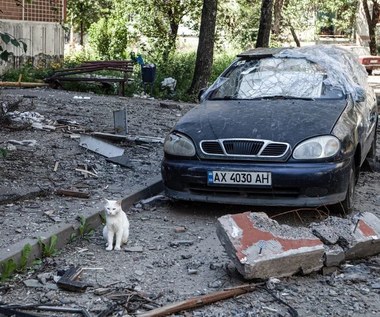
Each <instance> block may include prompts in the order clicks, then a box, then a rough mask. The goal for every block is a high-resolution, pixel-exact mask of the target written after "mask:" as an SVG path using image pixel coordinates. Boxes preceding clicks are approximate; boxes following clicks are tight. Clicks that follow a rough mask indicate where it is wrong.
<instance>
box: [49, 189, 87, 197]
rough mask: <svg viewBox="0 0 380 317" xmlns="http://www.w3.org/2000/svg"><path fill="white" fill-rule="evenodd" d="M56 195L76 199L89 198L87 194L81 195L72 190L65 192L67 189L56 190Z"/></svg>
mask: <svg viewBox="0 0 380 317" xmlns="http://www.w3.org/2000/svg"><path fill="white" fill-rule="evenodd" d="M55 193H56V194H57V195H61V196H71V197H78V198H89V197H90V194H89V193H83V192H77V191H74V190H67V189H57V190H56V191H55Z"/></svg>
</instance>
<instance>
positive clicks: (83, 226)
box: [78, 216, 94, 239]
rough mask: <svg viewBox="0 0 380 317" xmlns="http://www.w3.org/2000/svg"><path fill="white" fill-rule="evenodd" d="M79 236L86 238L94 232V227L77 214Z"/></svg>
mask: <svg viewBox="0 0 380 317" xmlns="http://www.w3.org/2000/svg"><path fill="white" fill-rule="evenodd" d="M79 223H80V224H79V228H78V230H79V236H80V237H81V238H83V239H88V237H89V236H92V235H93V234H94V229H93V228H91V227H90V226H89V225H88V223H87V221H86V217H84V216H79Z"/></svg>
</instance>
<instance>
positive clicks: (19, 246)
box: [0, 176, 164, 273]
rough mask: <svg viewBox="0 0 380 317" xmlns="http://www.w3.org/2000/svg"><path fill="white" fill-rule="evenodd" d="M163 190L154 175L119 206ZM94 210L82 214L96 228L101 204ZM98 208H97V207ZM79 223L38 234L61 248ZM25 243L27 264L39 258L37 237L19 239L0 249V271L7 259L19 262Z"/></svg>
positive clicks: (74, 232)
mask: <svg viewBox="0 0 380 317" xmlns="http://www.w3.org/2000/svg"><path fill="white" fill-rule="evenodd" d="M163 190H164V186H163V183H162V180H161V176H156V177H154V178H152V179H151V180H149V181H148V182H147V185H146V186H145V187H143V188H141V189H138V190H137V191H135V192H134V193H132V194H130V195H128V196H127V197H125V198H123V200H122V202H121V206H122V208H123V210H124V211H126V210H127V209H128V208H130V207H131V206H132V205H133V204H134V203H135V202H137V201H139V200H142V199H145V198H148V197H151V196H154V195H157V194H159V193H160V192H162V191H163ZM95 208H96V211H94V208H91V209H87V210H84V211H83V216H84V217H85V219H86V224H88V226H89V227H91V228H94V229H95V228H97V227H99V226H100V225H101V223H102V218H101V215H100V213H101V212H102V211H103V210H102V209H100V208H101V206H99V207H98V206H96V207H95ZM97 208H99V209H97ZM78 233H79V224H78V223H75V224H72V223H61V224H57V225H55V226H52V227H51V228H50V229H49V230H47V231H45V232H41V234H39V235H38V236H39V237H40V238H41V240H42V242H43V243H45V244H46V243H48V242H49V241H50V239H51V237H53V236H56V237H57V243H56V246H55V249H57V250H59V249H62V248H63V247H64V246H65V245H66V244H67V243H68V242H69V241H70V240H71V238H72V236H73V235H78ZM26 244H30V246H31V252H30V255H29V258H28V265H30V264H32V262H33V261H34V260H35V259H38V258H41V256H42V252H41V248H40V246H39V243H38V238H27V239H24V240H21V241H19V242H17V243H15V244H13V245H11V246H10V247H8V248H4V249H1V250H0V273H2V271H3V265H2V264H5V263H6V262H7V261H9V260H13V261H14V262H15V263H20V260H21V257H22V252H23V248H24V247H25V245H26Z"/></svg>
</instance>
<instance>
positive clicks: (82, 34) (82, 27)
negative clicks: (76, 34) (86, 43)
mask: <svg viewBox="0 0 380 317" xmlns="http://www.w3.org/2000/svg"><path fill="white" fill-rule="evenodd" d="M83 37H84V25H83V21H80V43H79V44H80V45H82V46H83Z"/></svg>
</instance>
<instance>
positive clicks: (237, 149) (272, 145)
mask: <svg viewBox="0 0 380 317" xmlns="http://www.w3.org/2000/svg"><path fill="white" fill-rule="evenodd" d="M200 146H201V150H202V152H203V153H204V154H206V155H218V156H238V157H282V156H284V155H285V154H286V153H287V151H288V149H289V147H290V146H289V144H287V143H281V142H272V141H269V140H251V139H224V140H207V141H202V142H201V143H200Z"/></svg>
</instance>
